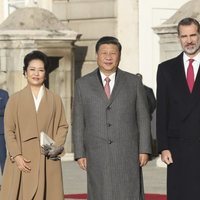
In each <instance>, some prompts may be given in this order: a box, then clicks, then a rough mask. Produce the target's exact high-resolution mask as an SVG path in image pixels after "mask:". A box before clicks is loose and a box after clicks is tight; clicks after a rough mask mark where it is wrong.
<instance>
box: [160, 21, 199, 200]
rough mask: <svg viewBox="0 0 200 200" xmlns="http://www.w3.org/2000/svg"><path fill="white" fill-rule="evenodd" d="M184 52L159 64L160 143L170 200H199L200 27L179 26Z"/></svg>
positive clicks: (195, 23) (192, 24)
mask: <svg viewBox="0 0 200 200" xmlns="http://www.w3.org/2000/svg"><path fill="white" fill-rule="evenodd" d="M177 32H178V38H179V41H180V44H181V46H182V49H183V52H182V53H181V54H179V55H178V56H177V57H175V58H172V59H170V60H167V61H165V62H162V63H161V64H159V67H158V72H157V117H156V122H157V128H156V129H157V139H158V150H159V152H160V153H161V159H162V161H163V162H165V163H166V164H167V199H168V200H197V199H200V197H199V194H200V193H199V189H200V159H199V155H200V68H199V66H200V24H199V22H198V21H197V20H196V19H193V18H184V19H182V20H181V21H180V22H179V23H178V27H177Z"/></svg>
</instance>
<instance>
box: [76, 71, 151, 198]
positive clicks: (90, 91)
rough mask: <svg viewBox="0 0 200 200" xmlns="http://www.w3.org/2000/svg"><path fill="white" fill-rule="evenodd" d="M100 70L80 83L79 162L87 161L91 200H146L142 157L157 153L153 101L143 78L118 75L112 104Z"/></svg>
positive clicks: (78, 106)
mask: <svg viewBox="0 0 200 200" xmlns="http://www.w3.org/2000/svg"><path fill="white" fill-rule="evenodd" d="M98 73H99V72H98V70H95V71H94V72H92V73H90V74H88V75H86V76H84V77H82V78H80V79H79V80H77V82H76V89H75V101H74V111H73V130H72V131H73V133H72V134H73V141H74V151H75V159H77V158H81V157H86V158H87V180H88V200H143V199H144V194H143V184H142V179H141V178H142V173H141V169H140V167H139V160H138V157H139V153H151V145H150V119H149V114H148V106H147V98H146V95H145V91H144V87H143V85H142V83H141V80H140V79H139V77H137V76H135V75H133V74H130V73H127V72H124V71H122V70H120V69H118V71H117V75H116V80H115V86H114V88H113V92H112V95H111V98H110V99H109V100H108V99H107V96H106V95H105V93H104V90H103V86H102V83H101V81H100V79H99V77H98Z"/></svg>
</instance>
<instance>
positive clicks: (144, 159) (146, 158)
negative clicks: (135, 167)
mask: <svg viewBox="0 0 200 200" xmlns="http://www.w3.org/2000/svg"><path fill="white" fill-rule="evenodd" d="M148 161H149V155H148V154H146V153H141V154H140V155H139V162H140V167H143V166H145V165H146V164H147V163H148Z"/></svg>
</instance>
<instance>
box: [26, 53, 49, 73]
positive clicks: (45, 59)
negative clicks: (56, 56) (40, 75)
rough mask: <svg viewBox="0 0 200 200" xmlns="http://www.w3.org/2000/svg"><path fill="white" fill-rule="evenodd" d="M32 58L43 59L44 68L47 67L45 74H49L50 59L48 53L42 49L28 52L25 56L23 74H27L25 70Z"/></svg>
mask: <svg viewBox="0 0 200 200" xmlns="http://www.w3.org/2000/svg"><path fill="white" fill-rule="evenodd" d="M32 60H41V61H42V62H43V63H44V69H45V76H47V75H48V67H49V61H48V57H47V55H46V54H44V53H43V52H41V51H32V52H30V53H28V54H27V55H26V56H25V57H24V67H23V74H24V75H25V72H26V71H27V68H28V66H29V63H30V62H31V61H32Z"/></svg>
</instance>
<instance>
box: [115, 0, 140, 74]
mask: <svg viewBox="0 0 200 200" xmlns="http://www.w3.org/2000/svg"><path fill="white" fill-rule="evenodd" d="M117 2H118V3H117V23H118V25H117V35H118V38H119V40H120V42H121V43H122V59H121V63H120V67H121V68H122V69H123V68H124V69H125V70H127V71H129V72H132V73H136V72H138V71H139V42H138V41H139V36H138V35H139V34H138V30H139V27H138V21H139V18H138V0H126V2H124V0H118V1H117Z"/></svg>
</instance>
